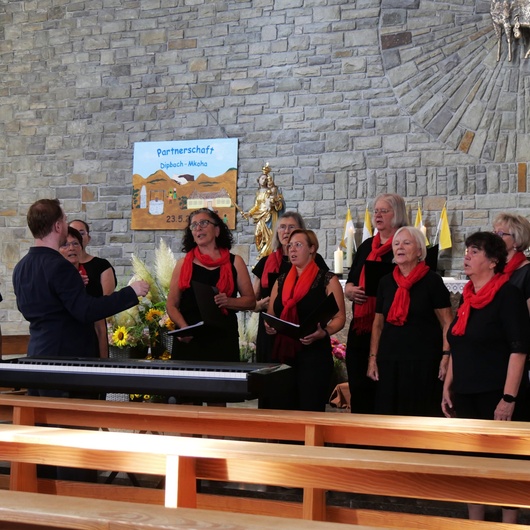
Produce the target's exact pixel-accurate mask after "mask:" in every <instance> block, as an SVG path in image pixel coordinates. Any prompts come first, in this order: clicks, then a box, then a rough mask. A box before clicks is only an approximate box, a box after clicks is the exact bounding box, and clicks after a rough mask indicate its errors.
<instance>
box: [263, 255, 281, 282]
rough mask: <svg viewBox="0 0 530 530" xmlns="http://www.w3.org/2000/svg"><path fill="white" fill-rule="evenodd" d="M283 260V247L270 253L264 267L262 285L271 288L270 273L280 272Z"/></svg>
mask: <svg viewBox="0 0 530 530" xmlns="http://www.w3.org/2000/svg"><path fill="white" fill-rule="evenodd" d="M282 260H283V250H282V247H280V248H279V249H277V250H276V251H275V252H273V253H272V254H269V256H268V257H267V261H266V262H265V266H264V267H263V274H262V275H261V285H262V287H264V288H265V289H268V288H269V274H278V272H280V266H281V264H282Z"/></svg>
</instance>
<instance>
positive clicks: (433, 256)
mask: <svg viewBox="0 0 530 530" xmlns="http://www.w3.org/2000/svg"><path fill="white" fill-rule="evenodd" d="M438 249H439V245H433V246H432V247H427V256H426V257H425V263H426V264H427V265H428V266H429V269H431V270H432V271H433V272H436V270H437V268H438Z"/></svg>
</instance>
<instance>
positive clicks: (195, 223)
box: [190, 219, 217, 232]
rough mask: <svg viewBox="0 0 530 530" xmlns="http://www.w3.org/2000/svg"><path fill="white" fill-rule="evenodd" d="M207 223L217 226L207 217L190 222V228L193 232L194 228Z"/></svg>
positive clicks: (202, 226)
mask: <svg viewBox="0 0 530 530" xmlns="http://www.w3.org/2000/svg"><path fill="white" fill-rule="evenodd" d="M208 225H214V226H217V225H216V224H215V223H214V222H213V221H210V220H209V219H201V220H200V221H195V222H193V223H191V224H190V230H191V231H192V232H193V231H194V230H197V228H199V226H200V227H201V228H206V227H207V226H208Z"/></svg>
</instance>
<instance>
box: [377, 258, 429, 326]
mask: <svg viewBox="0 0 530 530" xmlns="http://www.w3.org/2000/svg"><path fill="white" fill-rule="evenodd" d="M429 270H430V269H429V267H427V265H426V263H425V262H424V261H420V262H419V263H418V264H417V265H416V267H414V268H413V269H412V270H411V271H410V273H409V275H408V276H403V274H402V272H401V271H400V270H399V267H394V271H393V273H392V274H393V276H394V280H396V283H397V285H398V288H397V291H396V294H395V296H394V301H393V302H392V305H391V306H390V311H389V312H388V315H387V317H386V321H387V322H390V324H394V325H395V326H402V325H403V324H405V322H406V321H407V315H408V313H409V308H410V288H411V287H412V286H413V285H414V284H415V283H416V282H419V281H420V280H421V279H422V278H423V277H424V276H425V275H426V274H427V273H428V272H429Z"/></svg>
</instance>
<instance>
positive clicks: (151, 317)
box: [145, 308, 164, 322]
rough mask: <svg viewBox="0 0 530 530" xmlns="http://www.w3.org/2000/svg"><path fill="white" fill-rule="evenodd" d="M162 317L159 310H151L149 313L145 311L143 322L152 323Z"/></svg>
mask: <svg viewBox="0 0 530 530" xmlns="http://www.w3.org/2000/svg"><path fill="white" fill-rule="evenodd" d="M163 315H164V312H163V311H160V309H154V308H151V309H149V311H147V313H146V315H145V320H146V321H147V322H154V321H155V320H156V319H160V318H161V317H162V316H163Z"/></svg>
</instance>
